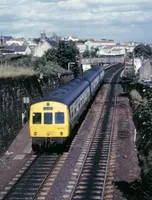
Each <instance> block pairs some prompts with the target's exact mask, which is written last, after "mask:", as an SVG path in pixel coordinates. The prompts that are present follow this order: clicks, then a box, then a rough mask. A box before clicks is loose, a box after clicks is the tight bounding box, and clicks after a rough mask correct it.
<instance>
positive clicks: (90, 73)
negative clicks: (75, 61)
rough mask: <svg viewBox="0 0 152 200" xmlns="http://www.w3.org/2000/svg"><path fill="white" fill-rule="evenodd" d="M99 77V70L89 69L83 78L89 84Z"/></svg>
mask: <svg viewBox="0 0 152 200" xmlns="http://www.w3.org/2000/svg"><path fill="white" fill-rule="evenodd" d="M98 75H99V72H98V71H97V70H92V69H89V70H87V71H86V72H85V73H84V74H83V77H84V78H85V79H86V80H88V81H89V82H92V81H93V80H94V79H95V78H96V77H97V76H98Z"/></svg>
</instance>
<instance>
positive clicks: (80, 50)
mask: <svg viewBox="0 0 152 200" xmlns="http://www.w3.org/2000/svg"><path fill="white" fill-rule="evenodd" d="M76 46H77V48H78V49H79V52H80V53H83V52H84V51H85V50H86V45H85V44H84V43H80V42H78V43H77V44H76Z"/></svg>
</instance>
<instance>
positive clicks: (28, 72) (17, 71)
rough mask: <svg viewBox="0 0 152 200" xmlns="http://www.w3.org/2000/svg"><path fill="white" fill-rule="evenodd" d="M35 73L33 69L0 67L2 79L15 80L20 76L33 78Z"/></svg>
mask: <svg viewBox="0 0 152 200" xmlns="http://www.w3.org/2000/svg"><path fill="white" fill-rule="evenodd" d="M37 73H38V72H35V71H34V70H33V69H32V68H25V67H14V66H9V65H0V78H9V77H12V78H15V77H19V76H33V75H36V74H37Z"/></svg>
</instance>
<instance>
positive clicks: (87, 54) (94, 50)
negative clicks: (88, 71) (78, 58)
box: [83, 47, 99, 58]
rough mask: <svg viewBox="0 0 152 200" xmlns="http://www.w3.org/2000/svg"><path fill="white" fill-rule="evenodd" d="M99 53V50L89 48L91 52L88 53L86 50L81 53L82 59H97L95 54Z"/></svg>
mask: <svg viewBox="0 0 152 200" xmlns="http://www.w3.org/2000/svg"><path fill="white" fill-rule="evenodd" d="M98 51H99V48H98V47H96V48H93V47H92V48H91V50H90V51H89V50H88V49H86V50H85V51H84V52H83V57H84V58H88V57H97V52H98Z"/></svg>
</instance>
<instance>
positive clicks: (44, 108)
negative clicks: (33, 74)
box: [29, 66, 105, 151]
mask: <svg viewBox="0 0 152 200" xmlns="http://www.w3.org/2000/svg"><path fill="white" fill-rule="evenodd" d="M104 74H105V70H104V68H103V67H101V66H97V67H93V68H91V69H90V70H88V71H86V72H85V73H84V74H83V76H82V77H79V78H74V79H73V80H71V81H70V82H69V83H67V84H65V85H64V86H63V87H61V88H57V89H55V90H54V91H53V92H51V93H50V94H49V95H48V96H45V97H43V98H41V99H40V100H39V101H38V102H37V103H35V104H33V105H31V107H30V122H29V124H30V136H31V137H32V149H33V150H34V151H37V149H40V148H43V147H44V146H51V145H52V144H53V143H56V144H64V142H65V141H66V140H67V139H68V137H70V135H71V131H72V130H73V128H74V127H75V125H76V123H77V121H78V120H79V118H80V116H81V114H82V113H83V111H84V110H85V109H86V106H87V105H88V103H89V102H90V100H91V99H92V97H93V95H94V94H95V92H96V91H97V89H98V88H99V85H100V84H101V83H102V81H103V79H104Z"/></svg>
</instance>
